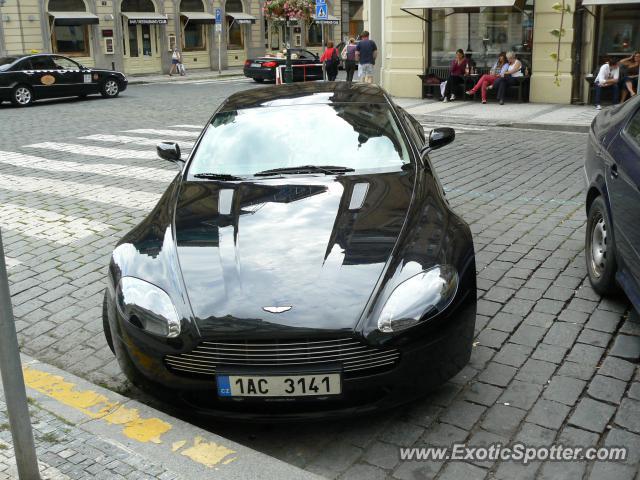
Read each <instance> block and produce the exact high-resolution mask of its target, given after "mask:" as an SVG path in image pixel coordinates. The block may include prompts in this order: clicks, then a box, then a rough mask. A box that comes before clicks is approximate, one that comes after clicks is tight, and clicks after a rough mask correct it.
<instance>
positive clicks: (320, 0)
mask: <svg viewBox="0 0 640 480" xmlns="http://www.w3.org/2000/svg"><path fill="white" fill-rule="evenodd" d="M326 4H327V0H316V5H326Z"/></svg>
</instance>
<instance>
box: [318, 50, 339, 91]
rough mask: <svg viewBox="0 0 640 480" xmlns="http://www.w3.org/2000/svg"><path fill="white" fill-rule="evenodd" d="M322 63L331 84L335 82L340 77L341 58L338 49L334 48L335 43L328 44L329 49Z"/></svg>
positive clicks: (324, 54) (325, 52) (323, 56)
mask: <svg viewBox="0 0 640 480" xmlns="http://www.w3.org/2000/svg"><path fill="white" fill-rule="evenodd" d="M320 61H321V62H322V63H324V66H325V70H326V72H327V78H328V79H329V81H330V82H334V81H335V80H336V77H337V76H338V66H339V65H340V56H339V55H338V49H337V48H335V47H334V46H333V42H332V41H331V40H329V41H328V42H327V49H326V50H325V51H324V53H323V54H322V56H321V57H320Z"/></svg>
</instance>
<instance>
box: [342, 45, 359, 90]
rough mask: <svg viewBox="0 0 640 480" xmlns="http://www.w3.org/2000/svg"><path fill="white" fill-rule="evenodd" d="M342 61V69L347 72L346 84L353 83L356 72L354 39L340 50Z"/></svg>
mask: <svg viewBox="0 0 640 480" xmlns="http://www.w3.org/2000/svg"><path fill="white" fill-rule="evenodd" d="M341 57H342V59H343V60H344V69H345V71H346V72H347V82H353V74H354V73H355V71H356V39H355V38H353V37H351V38H350V39H349V43H347V44H346V45H345V46H344V48H343V49H342V54H341Z"/></svg>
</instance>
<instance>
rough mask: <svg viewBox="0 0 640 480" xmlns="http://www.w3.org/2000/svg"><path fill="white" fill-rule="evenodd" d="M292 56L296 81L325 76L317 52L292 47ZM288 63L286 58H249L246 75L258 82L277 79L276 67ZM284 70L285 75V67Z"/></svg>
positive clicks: (245, 66)
mask: <svg viewBox="0 0 640 480" xmlns="http://www.w3.org/2000/svg"><path fill="white" fill-rule="evenodd" d="M291 57H292V58H291V64H292V65H294V67H293V80H294V81H295V82H302V81H306V80H322V79H323V78H324V76H323V71H322V64H321V63H320V59H319V57H318V56H317V55H316V54H315V53H312V52H310V51H308V50H303V49H300V48H292V49H291ZM286 63H287V59H286V58H277V57H260V58H256V59H253V60H247V61H245V62H244V76H245V77H249V78H253V79H254V80H255V81H256V82H264V81H265V80H269V81H275V79H276V68H278V67H279V66H284V65H286ZM296 65H298V66H296ZM305 65H307V66H305ZM282 70H283V71H282V74H283V75H284V69H282Z"/></svg>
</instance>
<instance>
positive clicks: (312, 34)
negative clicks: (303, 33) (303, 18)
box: [307, 22, 322, 47]
mask: <svg viewBox="0 0 640 480" xmlns="http://www.w3.org/2000/svg"><path fill="white" fill-rule="evenodd" d="M321 46H322V25H321V24H319V23H315V22H312V23H311V25H309V29H308V30H307V47H321Z"/></svg>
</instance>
